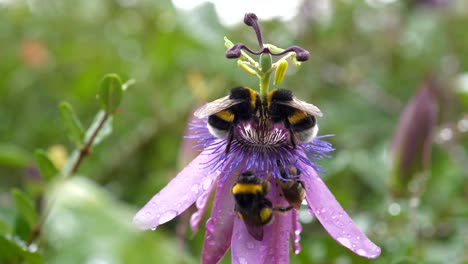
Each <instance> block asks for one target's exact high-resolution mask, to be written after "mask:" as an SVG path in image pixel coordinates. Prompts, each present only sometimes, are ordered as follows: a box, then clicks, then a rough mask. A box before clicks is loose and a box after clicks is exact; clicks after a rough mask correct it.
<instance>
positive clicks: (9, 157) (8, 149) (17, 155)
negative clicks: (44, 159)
mask: <svg viewBox="0 0 468 264" xmlns="http://www.w3.org/2000/svg"><path fill="white" fill-rule="evenodd" d="M29 160H30V156H29V154H28V153H27V152H26V151H25V150H23V149H21V148H20V147H18V146H15V145H13V144H8V143H7V144H2V143H0V165H2V166H8V167H26V166H27V165H28V163H29Z"/></svg>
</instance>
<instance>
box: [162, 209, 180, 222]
mask: <svg viewBox="0 0 468 264" xmlns="http://www.w3.org/2000/svg"><path fill="white" fill-rule="evenodd" d="M176 216H177V211H174V210H169V211H166V212H164V213H163V214H162V215H161V217H160V218H159V224H160V225H161V224H164V223H166V222H167V221H169V220H171V219H172V218H174V217H176Z"/></svg>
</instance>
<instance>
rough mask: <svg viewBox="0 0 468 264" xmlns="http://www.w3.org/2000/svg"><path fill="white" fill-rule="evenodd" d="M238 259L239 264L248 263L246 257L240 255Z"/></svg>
mask: <svg viewBox="0 0 468 264" xmlns="http://www.w3.org/2000/svg"><path fill="white" fill-rule="evenodd" d="M237 260H238V261H239V262H238V263H239V264H247V260H246V259H245V258H244V257H239V258H238V259H237Z"/></svg>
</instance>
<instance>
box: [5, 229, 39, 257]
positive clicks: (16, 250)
mask: <svg viewBox="0 0 468 264" xmlns="http://www.w3.org/2000/svg"><path fill="white" fill-rule="evenodd" d="M34 250H35V249H34V247H27V246H26V243H25V242H24V241H22V240H21V239H19V238H18V237H10V236H9V235H6V236H4V235H0V263H26V264H43V263H44V258H43V257H42V256H41V255H40V254H39V253H38V252H37V251H34Z"/></svg>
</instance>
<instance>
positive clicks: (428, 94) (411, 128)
mask: <svg viewBox="0 0 468 264" xmlns="http://www.w3.org/2000/svg"><path fill="white" fill-rule="evenodd" d="M430 86H431V84H430V83H426V84H424V85H423V86H422V87H421V88H420V89H419V90H418V92H417V94H416V95H415V96H414V97H413V98H412V99H411V101H410V102H409V103H408V104H407V105H406V107H405V109H404V111H403V113H402V114H401V116H400V121H399V122H398V125H397V128H396V130H395V134H394V136H393V140H392V144H391V149H390V157H391V159H392V160H391V162H392V164H391V166H392V167H391V169H392V171H391V175H390V180H389V184H390V188H391V190H392V192H393V193H394V194H395V195H396V196H401V195H405V194H406V193H407V190H408V188H407V186H408V183H409V182H410V181H411V180H412V179H413V177H414V175H415V174H416V173H418V172H421V171H423V170H424V169H427V166H428V165H429V164H430V157H431V150H432V142H433V133H434V128H435V124H436V120H437V109H438V107H437V101H436V98H435V95H434V93H433V91H432V90H431V87H430Z"/></svg>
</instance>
